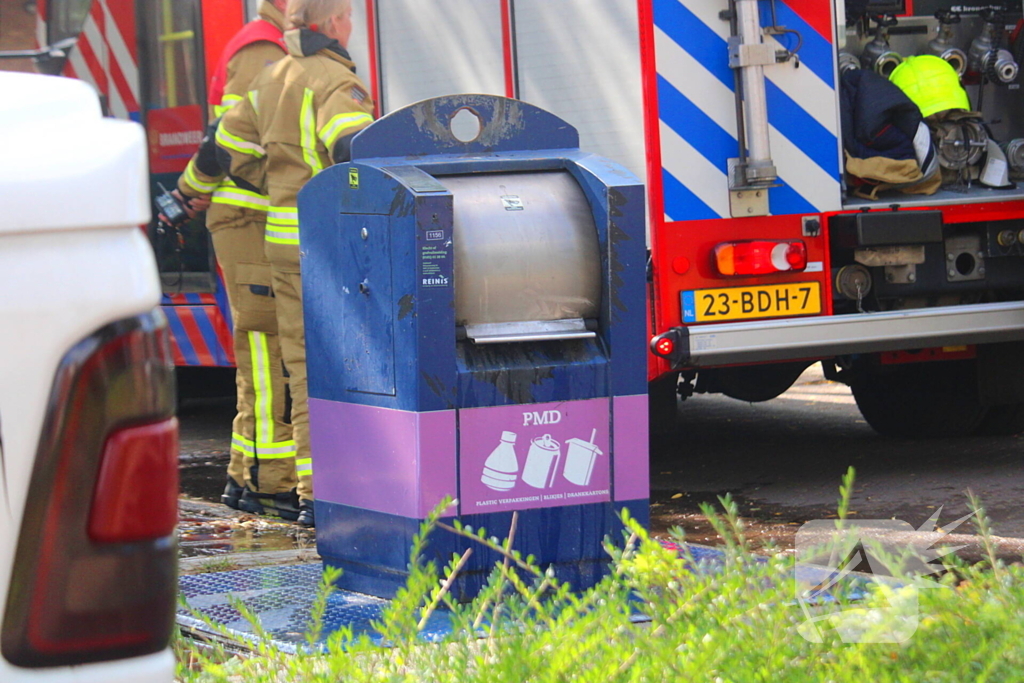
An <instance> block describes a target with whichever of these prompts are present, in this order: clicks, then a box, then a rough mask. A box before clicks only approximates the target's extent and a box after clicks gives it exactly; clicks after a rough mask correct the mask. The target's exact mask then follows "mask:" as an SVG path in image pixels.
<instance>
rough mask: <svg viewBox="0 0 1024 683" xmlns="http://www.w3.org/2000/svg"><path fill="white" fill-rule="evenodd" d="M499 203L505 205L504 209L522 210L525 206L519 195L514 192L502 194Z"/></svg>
mask: <svg viewBox="0 0 1024 683" xmlns="http://www.w3.org/2000/svg"><path fill="white" fill-rule="evenodd" d="M501 204H502V206H504V207H505V210H506V211H522V210H523V209H524V208H525V207H524V206H523V200H522V199H521V198H520V197H519V195H515V194H505V195H502V196H501Z"/></svg>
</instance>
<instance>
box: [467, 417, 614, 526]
mask: <svg viewBox="0 0 1024 683" xmlns="http://www.w3.org/2000/svg"><path fill="white" fill-rule="evenodd" d="M610 407H611V402H610V400H609V399H607V398H595V399H589V400H585V401H566V402H561V403H530V404H526V405H514V406H499V407H494V408H470V409H466V410H462V411H460V412H459V456H460V457H459V503H460V506H459V507H460V510H461V512H462V514H470V515H472V514H485V513H490V512H508V511H511V510H528V509H531V508H544V507H562V506H565V505H584V504H587V503H605V502H608V501H610V500H611V499H612V496H611V476H610V470H611V468H610V465H609V461H610V459H611V453H610V451H611V449H610V448H609V447H608V446H609V439H608V437H609V433H608V432H609V426H610V424H611V421H610V420H609V417H610V415H609V412H610V411H609V409H610Z"/></svg>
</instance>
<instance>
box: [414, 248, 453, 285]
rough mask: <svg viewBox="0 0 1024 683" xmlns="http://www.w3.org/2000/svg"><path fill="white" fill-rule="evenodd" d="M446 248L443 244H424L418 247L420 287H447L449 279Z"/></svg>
mask: <svg viewBox="0 0 1024 683" xmlns="http://www.w3.org/2000/svg"><path fill="white" fill-rule="evenodd" d="M447 263H448V247H447V246H445V245H444V243H443V242H442V243H440V244H424V245H423V246H422V247H420V285H421V286H423V287H447V286H448V285H450V284H451V279H450V278H449V277H448V275H447V274H446V273H447V270H448V269H447V268H446V266H447Z"/></svg>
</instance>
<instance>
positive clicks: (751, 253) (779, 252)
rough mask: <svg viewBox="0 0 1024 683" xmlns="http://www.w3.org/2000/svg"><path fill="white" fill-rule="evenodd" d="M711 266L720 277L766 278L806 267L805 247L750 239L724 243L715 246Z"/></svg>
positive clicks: (794, 242) (798, 244) (786, 242)
mask: <svg viewBox="0 0 1024 683" xmlns="http://www.w3.org/2000/svg"><path fill="white" fill-rule="evenodd" d="M714 255H715V265H716V267H717V268H718V272H719V273H720V274H721V275H728V276H732V275H766V274H769V273H788V272H791V271H801V270H804V269H805V268H807V245H805V244H804V243H803V242H802V241H799V240H797V241H783V242H780V241H777V240H754V241H751V242H727V243H725V244H719V245H718V246H717V247H715V251H714Z"/></svg>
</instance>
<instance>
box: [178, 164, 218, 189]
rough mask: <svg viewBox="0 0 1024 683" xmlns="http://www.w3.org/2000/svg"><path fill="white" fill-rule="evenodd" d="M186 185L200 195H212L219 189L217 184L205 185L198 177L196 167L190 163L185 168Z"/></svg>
mask: <svg viewBox="0 0 1024 683" xmlns="http://www.w3.org/2000/svg"><path fill="white" fill-rule="evenodd" d="M184 176H185V184H186V185H188V186H189V187H191V188H192V189H193V190H195V191H196V192H198V193H199V194H210V193H211V192H213V191H214V190H215V189H216V188H217V183H204V182H203V181H201V180H200V179H199V178H197V177H196V171H195V165H194V164H193V163H192V162H191V161H189V162H188V166H186V167H185V173H184Z"/></svg>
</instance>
